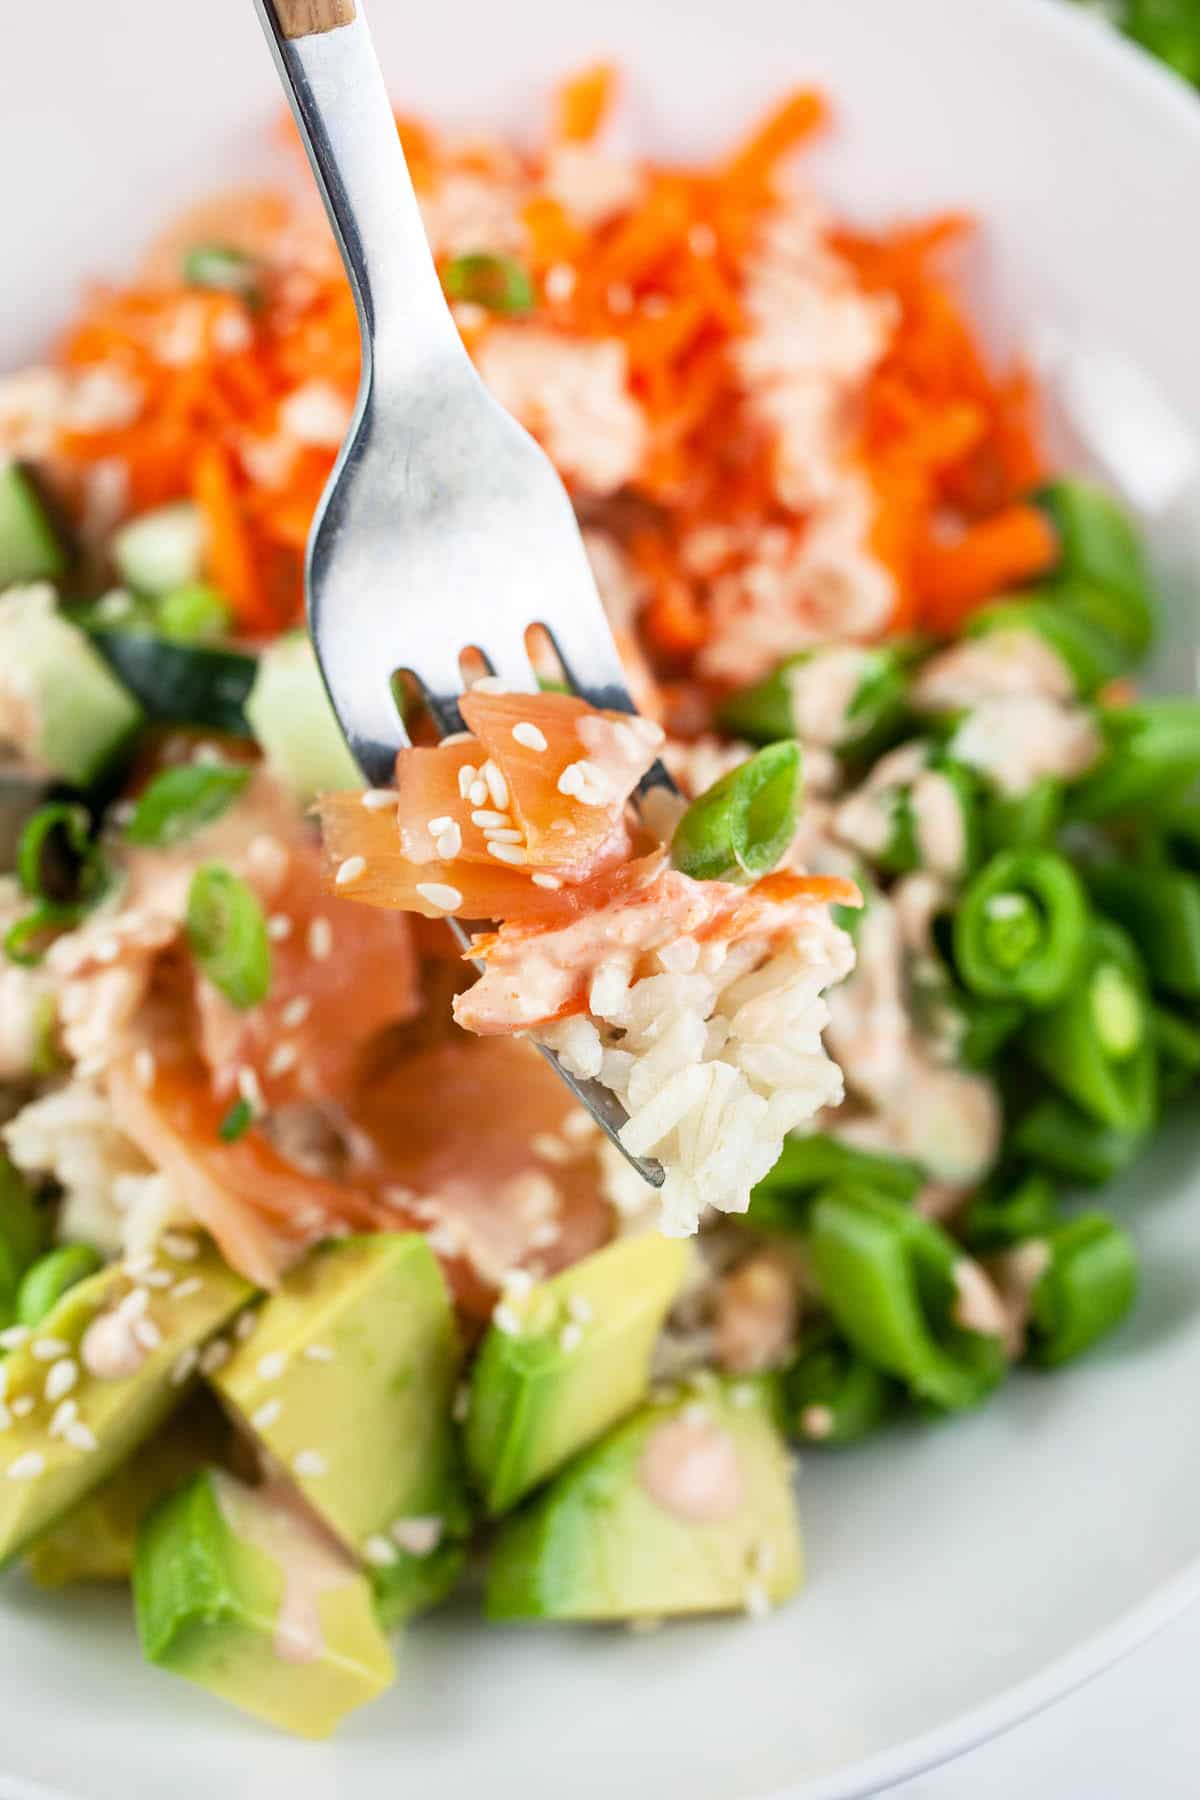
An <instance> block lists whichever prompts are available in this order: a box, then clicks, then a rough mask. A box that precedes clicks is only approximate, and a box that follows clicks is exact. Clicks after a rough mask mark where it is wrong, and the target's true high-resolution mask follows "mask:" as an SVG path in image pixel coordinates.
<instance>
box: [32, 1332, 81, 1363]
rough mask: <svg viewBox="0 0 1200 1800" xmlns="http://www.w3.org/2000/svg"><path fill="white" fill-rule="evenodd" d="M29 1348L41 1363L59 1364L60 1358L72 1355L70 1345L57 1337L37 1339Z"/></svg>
mask: <svg viewBox="0 0 1200 1800" xmlns="http://www.w3.org/2000/svg"><path fill="white" fill-rule="evenodd" d="M29 1348H30V1350H31V1351H32V1353H33V1355H34V1356H36V1357H37V1360H38V1361H39V1362H57V1361H58V1359H59V1357H60V1356H69V1355H70V1353H71V1346H70V1344H67V1343H64V1342H63V1340H62V1338H56V1337H47V1338H35V1339H34V1341H33V1343H32V1344H31V1345H30V1346H29Z"/></svg>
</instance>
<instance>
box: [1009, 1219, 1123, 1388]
mask: <svg viewBox="0 0 1200 1800" xmlns="http://www.w3.org/2000/svg"><path fill="white" fill-rule="evenodd" d="M1047 1247H1048V1249H1049V1252H1050V1262H1049V1266H1048V1267H1047V1269H1046V1271H1045V1273H1044V1274H1043V1275H1042V1276H1041V1277H1040V1279H1039V1280H1038V1282H1037V1285H1036V1286H1035V1288H1034V1290H1033V1293H1032V1295H1031V1296H1030V1330H1031V1335H1032V1337H1033V1354H1034V1357H1035V1359H1036V1360H1037V1361H1038V1362H1041V1363H1045V1364H1046V1365H1047V1366H1057V1365H1058V1364H1059V1363H1064V1362H1067V1361H1069V1359H1070V1358H1071V1357H1073V1356H1078V1355H1079V1353H1080V1352H1081V1351H1082V1350H1086V1349H1088V1347H1089V1346H1090V1345H1092V1344H1094V1343H1095V1342H1096V1339H1097V1338H1100V1337H1103V1336H1104V1334H1105V1333H1106V1332H1109V1331H1111V1330H1112V1329H1113V1327H1114V1326H1116V1325H1119V1324H1120V1322H1121V1320H1122V1319H1123V1318H1124V1317H1125V1315H1126V1313H1127V1312H1128V1311H1129V1309H1130V1307H1131V1306H1132V1305H1133V1299H1134V1294H1135V1292H1136V1290H1137V1252H1136V1251H1135V1250H1134V1247H1133V1242H1132V1240H1131V1238H1130V1237H1129V1235H1128V1233H1127V1232H1124V1231H1121V1230H1120V1229H1119V1227H1117V1226H1116V1225H1114V1224H1113V1223H1112V1221H1111V1220H1110V1219H1106V1218H1105V1217H1104V1215H1103V1213H1084V1214H1081V1215H1080V1216H1079V1217H1078V1218H1075V1219H1071V1220H1070V1221H1069V1222H1068V1223H1067V1224H1066V1225H1060V1226H1059V1227H1058V1228H1057V1230H1055V1231H1053V1232H1051V1233H1050V1236H1049V1238H1048V1240H1047Z"/></svg>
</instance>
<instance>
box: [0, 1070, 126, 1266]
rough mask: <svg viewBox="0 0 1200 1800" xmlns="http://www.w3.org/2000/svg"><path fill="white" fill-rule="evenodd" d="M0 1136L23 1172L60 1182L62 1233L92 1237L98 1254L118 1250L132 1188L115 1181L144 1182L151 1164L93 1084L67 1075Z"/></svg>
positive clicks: (76, 1237) (68, 1237)
mask: <svg viewBox="0 0 1200 1800" xmlns="http://www.w3.org/2000/svg"><path fill="white" fill-rule="evenodd" d="M0 1136H2V1137H3V1139H4V1143H5V1146H6V1148H7V1150H8V1154H9V1156H10V1157H11V1158H12V1160H13V1162H14V1163H15V1164H16V1166H17V1168H18V1169H20V1170H21V1171H22V1172H23V1173H24V1174H26V1175H30V1176H33V1177H34V1178H35V1179H44V1178H45V1177H51V1178H53V1180H55V1181H57V1182H58V1183H59V1185H60V1186H61V1187H62V1190H63V1199H62V1204H61V1206H60V1209H59V1213H58V1234H59V1236H60V1237H61V1238H62V1239H64V1240H72V1241H80V1242H83V1243H88V1244H92V1245H94V1246H95V1248H96V1249H97V1250H99V1251H100V1252H101V1254H102V1255H105V1256H117V1255H119V1254H121V1253H122V1251H124V1250H125V1248H126V1229H127V1219H126V1212H125V1207H126V1206H127V1205H128V1203H129V1198H130V1194H131V1191H132V1190H130V1189H128V1188H126V1189H124V1190H123V1192H122V1183H123V1182H128V1181H129V1180H131V1179H133V1180H135V1181H145V1180H146V1179H147V1177H149V1176H151V1175H152V1171H151V1170H150V1165H149V1164H148V1163H147V1162H146V1159H145V1158H144V1157H143V1156H142V1155H141V1153H140V1152H139V1151H138V1150H137V1149H135V1147H134V1146H133V1145H132V1144H131V1143H130V1142H129V1140H128V1138H126V1137H125V1136H124V1135H123V1133H121V1132H120V1131H118V1129H117V1127H116V1125H115V1124H114V1122H113V1116H112V1108H111V1107H110V1105H109V1102H108V1098H107V1096H106V1095H105V1094H104V1093H103V1092H102V1091H101V1090H100V1088H98V1087H97V1086H96V1085H95V1084H94V1083H92V1082H90V1081H82V1080H73V1081H68V1082H67V1083H65V1085H64V1086H62V1087H59V1088H55V1089H52V1090H51V1091H50V1092H49V1093H47V1094H43V1095H42V1096H41V1097H40V1098H39V1099H37V1100H31V1101H30V1103H29V1104H28V1106H24V1107H22V1108H21V1111H20V1112H19V1113H17V1115H16V1117H15V1118H13V1119H11V1120H10V1121H9V1123H8V1124H7V1125H6V1126H5V1127H4V1129H3V1132H0ZM123 1202H124V1204H123Z"/></svg>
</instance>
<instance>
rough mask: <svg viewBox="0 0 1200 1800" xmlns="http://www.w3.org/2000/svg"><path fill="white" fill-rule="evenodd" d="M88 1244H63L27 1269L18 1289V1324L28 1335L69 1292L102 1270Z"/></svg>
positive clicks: (96, 1256) (97, 1258) (97, 1257)
mask: <svg viewBox="0 0 1200 1800" xmlns="http://www.w3.org/2000/svg"><path fill="white" fill-rule="evenodd" d="M101 1266H102V1265H101V1261H100V1258H99V1256H98V1255H97V1254H96V1252H95V1251H94V1250H93V1249H92V1247H91V1245H90V1244H63V1245H61V1246H60V1247H59V1248H58V1249H57V1250H49V1251H47V1253H46V1255H45V1256H40V1257H39V1258H38V1260H37V1261H36V1262H35V1263H34V1264H33V1266H32V1268H29V1269H26V1271H25V1273H24V1275H23V1276H22V1277H21V1285H20V1287H19V1288H18V1289H17V1321H18V1323H19V1324H21V1325H27V1326H28V1327H29V1329H30V1330H31V1331H33V1330H35V1329H36V1328H37V1326H39V1325H40V1324H41V1322H42V1320H43V1319H44V1318H46V1317H47V1316H48V1315H49V1314H50V1313H52V1312H53V1311H54V1308H55V1307H56V1306H57V1305H58V1302H59V1301H60V1300H61V1299H62V1297H63V1295H64V1294H65V1293H66V1292H67V1290H68V1289H69V1288H73V1287H75V1286H76V1285H77V1284H78V1283H79V1282H81V1281H86V1280H87V1278H88V1276H89V1275H94V1274H95V1273H96V1271H97V1269H99V1268H100V1267H101Z"/></svg>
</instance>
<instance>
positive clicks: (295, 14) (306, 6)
mask: <svg viewBox="0 0 1200 1800" xmlns="http://www.w3.org/2000/svg"><path fill="white" fill-rule="evenodd" d="M271 4H272V6H273V7H274V8H275V17H276V18H277V19H278V20H279V29H280V31H282V33H283V35H284V37H285V38H302V37H315V36H316V35H317V34H318V32H322V31H336V30H337V28H338V26H339V25H352V24H353V23H354V0H271Z"/></svg>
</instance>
